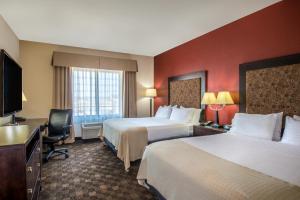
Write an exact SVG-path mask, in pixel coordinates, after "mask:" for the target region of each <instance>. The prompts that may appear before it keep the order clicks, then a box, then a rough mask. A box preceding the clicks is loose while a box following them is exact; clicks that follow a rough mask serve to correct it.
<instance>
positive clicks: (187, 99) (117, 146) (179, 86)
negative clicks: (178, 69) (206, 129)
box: [103, 71, 206, 171]
mask: <svg viewBox="0 0 300 200" xmlns="http://www.w3.org/2000/svg"><path fill="white" fill-rule="evenodd" d="M168 83H169V84H168V85H169V90H168V91H169V93H168V103H169V105H177V106H183V107H187V108H200V105H201V103H200V102H201V97H202V96H203V94H204V92H205V90H206V72H205V71H201V72H196V73H192V74H186V75H181V76H175V77H170V78H169V79H168ZM202 113H204V112H202ZM202 116H203V115H202ZM199 120H200V118H199V119H198V122H197V123H199ZM193 125H195V124H194V123H190V122H181V121H173V120H170V119H163V118H157V117H147V118H121V119H110V120H106V121H104V122H103V139H104V141H105V143H106V144H107V146H108V147H110V148H111V149H112V150H113V151H114V152H115V153H116V155H117V157H118V158H119V159H121V160H122V161H123V162H124V167H125V170H126V171H128V170H129V168H130V162H132V161H136V160H139V159H141V158H142V155H143V152H144V149H145V147H146V146H147V145H148V144H149V143H153V142H156V141H161V140H169V139H174V138H181V137H189V136H191V135H192V133H193Z"/></svg>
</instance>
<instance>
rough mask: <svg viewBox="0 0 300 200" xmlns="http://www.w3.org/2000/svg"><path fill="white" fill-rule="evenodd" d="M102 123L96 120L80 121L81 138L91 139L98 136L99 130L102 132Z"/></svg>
mask: <svg viewBox="0 0 300 200" xmlns="http://www.w3.org/2000/svg"><path fill="white" fill-rule="evenodd" d="M102 127H103V124H102V123H99V122H96V123H82V124H81V138H82V139H84V140H86V139H93V138H99V135H100V132H102Z"/></svg>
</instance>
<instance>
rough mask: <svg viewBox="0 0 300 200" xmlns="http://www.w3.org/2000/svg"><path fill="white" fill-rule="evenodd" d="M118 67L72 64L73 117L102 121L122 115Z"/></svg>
mask: <svg viewBox="0 0 300 200" xmlns="http://www.w3.org/2000/svg"><path fill="white" fill-rule="evenodd" d="M122 73H123V72H122V71H116V70H101V69H88V68H77V67H74V68H72V86H73V87H72V96H73V120H74V122H75V123H84V122H102V121H103V120H105V119H109V118H120V117H122V115H123V113H122V110H123V108H122V100H123V99H122Z"/></svg>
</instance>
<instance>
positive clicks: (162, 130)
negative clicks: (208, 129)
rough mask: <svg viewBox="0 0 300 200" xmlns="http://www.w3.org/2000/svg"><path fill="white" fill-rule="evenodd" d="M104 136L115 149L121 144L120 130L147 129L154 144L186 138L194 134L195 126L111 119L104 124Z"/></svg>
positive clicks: (166, 122)
mask: <svg viewBox="0 0 300 200" xmlns="http://www.w3.org/2000/svg"><path fill="white" fill-rule="evenodd" d="M103 126H104V132H103V136H104V137H105V138H106V139H107V140H108V141H110V142H111V143H112V144H113V145H114V146H115V147H117V144H118V142H119V131H118V130H119V129H123V128H124V127H125V128H134V127H146V129H147V132H148V141H149V142H153V141H157V140H163V139H167V138H175V137H185V136H190V135H192V133H193V124H191V123H181V122H177V121H172V120H169V119H161V118H155V117H145V118H121V119H109V120H106V121H104V122H103Z"/></svg>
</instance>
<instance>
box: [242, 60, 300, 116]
mask: <svg viewBox="0 0 300 200" xmlns="http://www.w3.org/2000/svg"><path fill="white" fill-rule="evenodd" d="M240 112H247V113H258V114H268V113H275V112H284V115H285V116H286V115H289V116H292V115H300V54H294V55H289V56H284V57H279V58H272V59H267V60H261V61H256V62H251V63H245V64H241V65H240Z"/></svg>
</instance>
